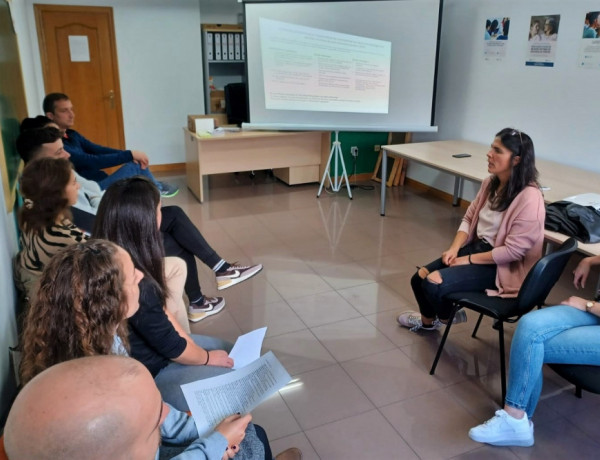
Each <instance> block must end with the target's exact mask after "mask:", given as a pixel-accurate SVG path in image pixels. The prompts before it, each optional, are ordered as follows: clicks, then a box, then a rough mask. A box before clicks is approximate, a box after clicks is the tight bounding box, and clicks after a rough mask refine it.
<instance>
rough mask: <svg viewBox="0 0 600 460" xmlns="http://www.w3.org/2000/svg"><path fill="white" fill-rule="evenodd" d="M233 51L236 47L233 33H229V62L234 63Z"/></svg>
mask: <svg viewBox="0 0 600 460" xmlns="http://www.w3.org/2000/svg"><path fill="white" fill-rule="evenodd" d="M233 49H234V45H233V33H232V32H229V35H228V36H227V51H228V54H229V60H230V61H233V57H234V55H233Z"/></svg>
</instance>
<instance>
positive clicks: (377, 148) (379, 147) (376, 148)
mask: <svg viewBox="0 0 600 460" xmlns="http://www.w3.org/2000/svg"><path fill="white" fill-rule="evenodd" d="M373 150H375V151H376V152H379V151H380V150H381V145H376V146H375V147H374V148H373Z"/></svg>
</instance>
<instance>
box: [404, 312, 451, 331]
mask: <svg viewBox="0 0 600 460" xmlns="http://www.w3.org/2000/svg"><path fill="white" fill-rule="evenodd" d="M397 321H398V324H399V325H400V326H403V327H407V328H409V329H410V331H411V332H417V331H418V330H423V331H437V330H438V329H440V328H441V327H442V326H443V324H442V323H441V322H440V321H439V320H438V319H437V318H436V319H435V320H434V321H433V324H431V325H430V326H424V325H423V321H422V320H421V313H419V312H418V311H414V310H408V311H405V312H404V313H401V314H400V316H398V318H397Z"/></svg>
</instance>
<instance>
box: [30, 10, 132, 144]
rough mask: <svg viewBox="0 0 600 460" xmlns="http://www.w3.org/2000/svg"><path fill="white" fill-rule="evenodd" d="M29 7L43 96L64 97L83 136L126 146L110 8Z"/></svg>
mask: <svg viewBox="0 0 600 460" xmlns="http://www.w3.org/2000/svg"><path fill="white" fill-rule="evenodd" d="M34 8H35V17H36V24H37V30H38V38H39V43H40V54H41V59H42V69H43V73H44V86H45V89H46V94H48V93H52V92H59V93H65V94H67V95H68V96H69V98H70V99H71V101H72V102H73V107H74V111H75V126H74V128H75V129H77V130H78V131H79V132H81V133H82V134H83V135H84V136H86V137H87V138H88V139H90V140H91V141H93V142H96V143H98V144H102V145H107V146H109V147H114V148H120V149H123V148H125V141H124V135H123V115H122V112H121V91H120V88H119V69H118V65H117V49H116V43H115V32H114V25H113V14H112V8H108V7H87V6H58V5H38V4H36V5H34ZM40 110H41V107H40Z"/></svg>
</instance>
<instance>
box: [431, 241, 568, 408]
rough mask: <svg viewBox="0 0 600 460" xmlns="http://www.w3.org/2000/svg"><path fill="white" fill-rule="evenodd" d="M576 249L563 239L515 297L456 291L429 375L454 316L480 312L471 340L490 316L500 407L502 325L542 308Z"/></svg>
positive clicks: (503, 374) (503, 375)
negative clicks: (465, 311) (495, 335)
mask: <svg viewBox="0 0 600 460" xmlns="http://www.w3.org/2000/svg"><path fill="white" fill-rule="evenodd" d="M576 250H577V241H576V240H575V239H574V238H569V239H568V240H566V241H565V242H564V243H563V244H562V245H561V246H560V247H559V248H558V249H557V250H556V251H554V252H553V253H551V254H548V255H546V256H544V257H542V258H541V259H540V260H538V261H537V262H536V263H535V265H534V266H533V267H532V268H531V270H529V273H528V274H527V277H526V278H525V281H524V282H523V285H522V286H521V289H520V290H519V295H518V297H516V298H510V299H504V298H502V297H490V296H488V295H487V294H486V293H485V292H482V291H466V292H455V293H453V294H449V295H447V296H446V297H445V298H446V299H447V300H450V301H452V303H453V306H452V310H451V312H450V318H449V319H448V324H447V325H446V330H445V331H444V335H443V336H442V341H441V342H440V345H439V347H438V351H437V354H436V356H435V359H434V360H433V365H432V366H431V371H430V372H429V374H430V375H433V374H434V373H435V368H436V366H437V363H438V361H439V359H440V356H441V355H442V351H443V349H444V344H445V343H446V339H447V338H448V334H449V332H450V329H451V327H452V320H453V319H454V315H455V314H456V312H457V311H458V310H460V309H461V308H468V309H470V310H474V311H476V312H478V313H479V319H478V320H477V324H476V325H475V329H474V330H473V334H472V335H471V337H475V335H476V334H477V330H478V329H479V325H480V324H481V320H482V319H483V316H484V315H485V316H489V317H491V318H493V319H495V320H496V324H495V325H494V328H495V329H497V330H498V339H499V344H500V374H501V378H502V404H501V405H503V404H504V398H505V396H506V361H505V356H504V323H505V322H507V323H514V322H516V321H518V319H519V318H520V317H521V316H523V315H524V314H525V313H528V312H529V311H531V310H533V309H534V308H535V307H541V306H543V304H544V301H545V300H546V297H547V296H548V294H549V293H550V290H551V289H552V287H553V286H554V285H555V284H556V282H557V281H558V279H559V278H560V275H561V273H562V271H563V269H564V268H565V266H566V265H567V262H568V261H569V258H570V257H571V254H572V253H573V252H575V251H576Z"/></svg>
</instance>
